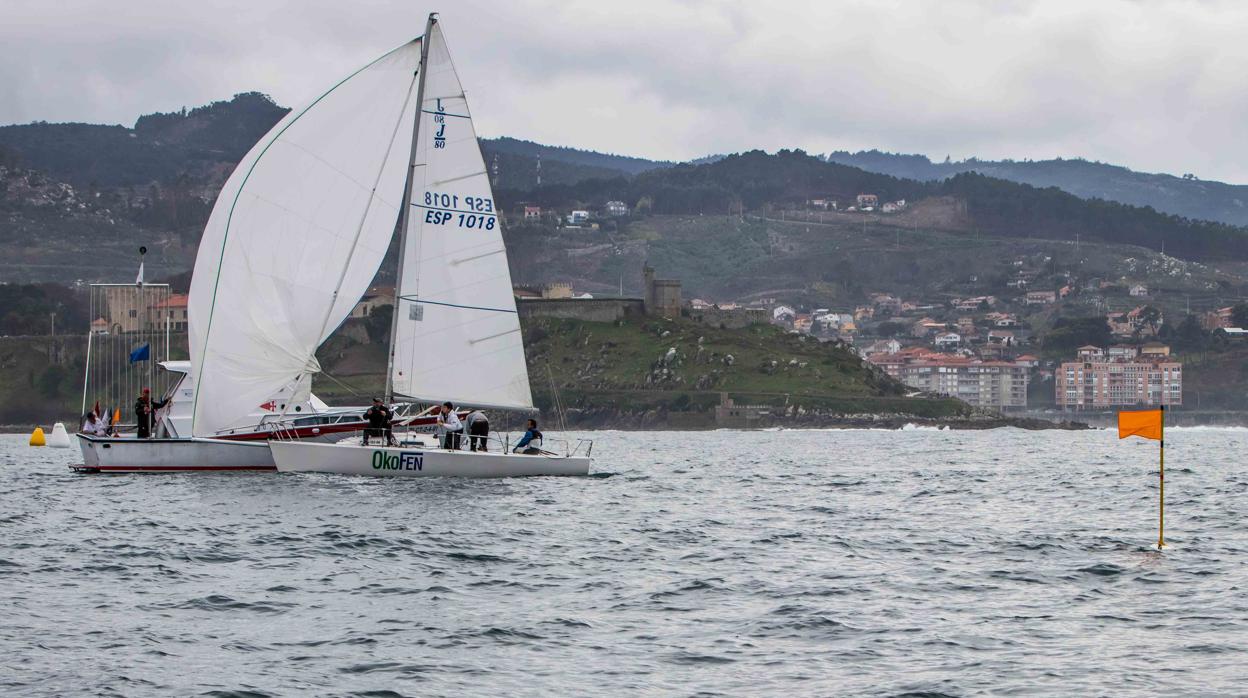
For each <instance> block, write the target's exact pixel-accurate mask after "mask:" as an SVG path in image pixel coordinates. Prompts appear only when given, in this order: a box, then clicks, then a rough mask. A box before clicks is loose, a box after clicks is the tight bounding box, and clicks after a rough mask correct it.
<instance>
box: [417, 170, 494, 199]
mask: <svg viewBox="0 0 1248 698" xmlns="http://www.w3.org/2000/svg"><path fill="white" fill-rule="evenodd" d="M483 174H487V172H486V171H485V170H481V171H480V172H469V173H468V174H466V175H460V176H458V177H451V178H450V179H439V180H436V181H434V182H431V183H429V184H428V185H426V186H428V187H439V186H442V185H443V184H450V183H451V182H458V181H460V180H461V179H471V178H473V177H479V176H481V175H483ZM491 193H493V192H491ZM491 198H493V197H491Z"/></svg>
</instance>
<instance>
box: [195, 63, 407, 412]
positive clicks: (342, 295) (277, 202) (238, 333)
mask: <svg viewBox="0 0 1248 698" xmlns="http://www.w3.org/2000/svg"><path fill="white" fill-rule="evenodd" d="M419 62H420V40H415V41H412V42H410V43H408V44H406V45H404V46H401V47H399V48H398V49H395V50H394V51H391V52H390V53H388V54H386V55H384V56H382V57H381V58H379V59H377V60H376V61H374V62H373V63H370V64H369V65H367V66H365V67H364V68H362V69H360V70H359V71H357V72H355V73H353V74H352V75H350V76H348V77H347V78H345V79H344V80H342V81H341V82H339V83H337V84H336V85H334V86H333V87H331V88H330V89H329V90H328V91H326V92H325V93H324V94H322V95H320V96H319V97H318V98H316V99H315V100H313V101H312V102H311V103H310V104H308V105H307V106H305V107H303V108H300V109H296V110H294V111H292V112H291V113H290V114H288V115H287V116H286V118H285V119H283V120H282V121H281V122H280V123H278V124H277V126H275V127H274V128H273V129H272V130H271V131H270V132H269V133H268V134H266V135H265V136H264V138H262V139H261V140H260V142H259V143H257V144H256V146H255V147H254V148H252V149H251V151H250V152H249V153H247V155H246V157H244V158H243V160H242V162H240V163H239V164H238V167H237V168H236V169H235V170H234V173H233V174H232V175H231V176H230V178H229V180H228V181H227V182H226V184H225V186H224V188H223V189H222V190H221V193H220V194H219V195H218V197H217V201H216V205H215V206H214V207H213V210H212V215H211V217H210V218H209V220H208V224H207V227H206V228H205V230H204V235H203V239H202V241H201V243H200V246H199V254H198V257H197V258H196V261H195V271H194V277H193V282H192V284H191V296H190V302H189V308H188V313H189V325H190V352H191V362H192V365H193V366H194V372H195V375H196V376H197V380H198V385H197V388H196V391H195V407H194V412H193V423H192V431H193V433H194V435H195V436H211V435H213V434H215V433H219V432H220V431H222V430H224V429H227V428H230V427H233V426H242V425H243V424H244V423H245V422H246V417H245V415H247V414H249V413H250V412H252V411H253V410H255V408H256V406H257V405H259V404H260V403H261V402H263V401H264V400H266V399H267V398H268V397H269V396H270V395H272V394H274V393H276V392H277V391H278V390H279V389H280V388H282V386H284V385H286V384H288V383H289V382H290V381H292V380H294V379H295V378H296V377H297V376H303V377H304V381H305V382H306V381H307V380H308V376H309V374H310V373H312V372H315V371H318V370H319V369H320V367H319V365H318V364H317V362H316V358H315V355H316V349H317V347H318V346H320V344H321V342H323V341H324V340H325V339H326V338H327V337H328V336H329V335H330V334H331V333H332V332H333V331H334V330H335V329H336V328H337V326H338V325H339V324H341V323H342V321H343V320H344V319H346V317H347V316H348V314H349V313H350V311H351V309H352V307H353V306H354V305H355V303H356V302H357V301H358V300H359V298H360V297H361V296H362V295H363V294H364V292H365V291H366V290H367V288H368V285H369V283H370V282H371V281H372V279H373V277H374V275H375V274H376V272H377V269H378V267H379V266H380V264H381V260H382V257H383V256H384V255H385V252H386V248H387V247H388V245H389V243H390V240H391V239H392V237H393V233H394V229H395V221H396V220H397V219H398V213H399V210H400V207H401V204H402V199H403V189H404V182H405V178H406V170H407V165H408V162H409V158H410V155H411V144H412V127H413V125H414V120H415V118H416V70H417V66H418V65H419ZM240 420H242V422H241V423H240Z"/></svg>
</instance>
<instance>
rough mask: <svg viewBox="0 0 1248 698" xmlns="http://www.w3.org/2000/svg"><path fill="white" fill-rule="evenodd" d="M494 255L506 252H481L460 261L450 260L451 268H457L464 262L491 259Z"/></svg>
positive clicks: (505, 251)
mask: <svg viewBox="0 0 1248 698" xmlns="http://www.w3.org/2000/svg"><path fill="white" fill-rule="evenodd" d="M496 254H507V250H494V251H493V252H483V253H481V254H478V255H473V256H472V257H464V258H462V259H452V260H451V266H453V267H457V266H459V265H460V264H463V263H464V262H471V261H474V260H477V259H484V258H485V257H493V256H494V255H496Z"/></svg>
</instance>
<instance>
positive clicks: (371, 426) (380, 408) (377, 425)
mask: <svg viewBox="0 0 1248 698" xmlns="http://www.w3.org/2000/svg"><path fill="white" fill-rule="evenodd" d="M393 416H394V414H393V413H392V412H391V411H390V408H389V407H386V406H385V405H384V404H382V402H381V398H376V397H375V398H373V406H372V407H369V408H368V411H367V412H365V413H364V421H366V422H368V427H367V428H365V429H364V442H365V444H367V443H368V441H369V439H371V438H372V437H374V436H381V437H384V438H385V440H386V445H387V446H393V445H394V427H393V426H392V425H391V423H390V420H391V418H392V417H393Z"/></svg>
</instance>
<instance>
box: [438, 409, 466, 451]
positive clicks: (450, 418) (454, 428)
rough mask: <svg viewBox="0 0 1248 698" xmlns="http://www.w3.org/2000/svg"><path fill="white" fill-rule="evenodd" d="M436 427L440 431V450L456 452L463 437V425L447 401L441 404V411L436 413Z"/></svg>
mask: <svg viewBox="0 0 1248 698" xmlns="http://www.w3.org/2000/svg"><path fill="white" fill-rule="evenodd" d="M438 426H439V427H441V429H442V448H445V449H446V450H448V451H458V450H459V445H460V441H461V440H462V439H463V437H464V423H463V422H461V421H459V415H457V414H455V405H452V404H451V403H450V402H449V401H448V402H444V403H442V409H440V410H439V411H438Z"/></svg>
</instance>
